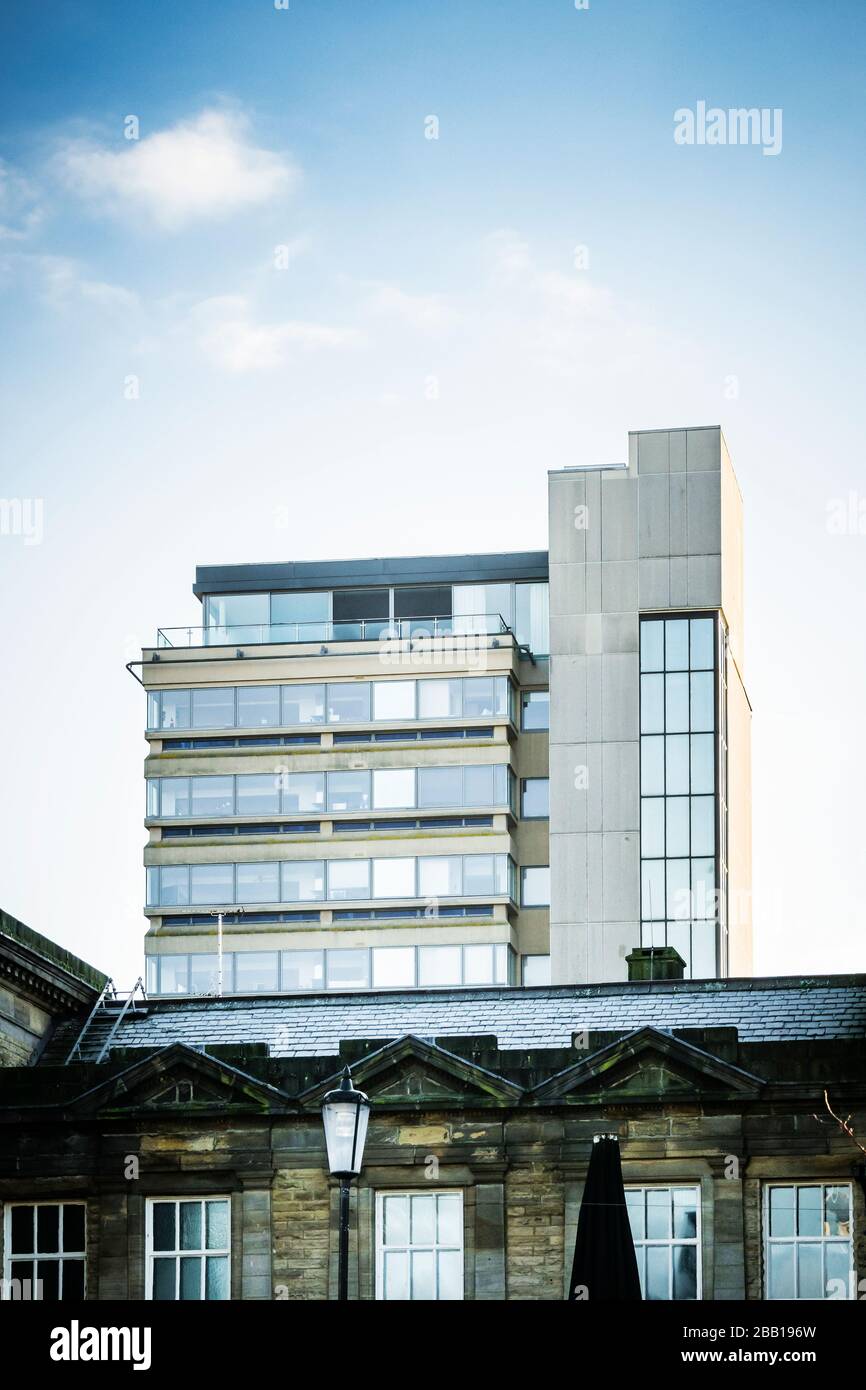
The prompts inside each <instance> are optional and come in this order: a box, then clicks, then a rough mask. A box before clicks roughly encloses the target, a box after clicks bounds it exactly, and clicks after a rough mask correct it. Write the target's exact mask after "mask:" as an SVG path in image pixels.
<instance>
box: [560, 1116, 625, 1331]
mask: <svg viewBox="0 0 866 1390" xmlns="http://www.w3.org/2000/svg"><path fill="white" fill-rule="evenodd" d="M568 1297H569V1300H570V1301H572V1302H578V1301H580V1302H582V1301H584V1300H588V1301H589V1302H596V1303H597V1302H599V1301H600V1300H604V1301H607V1302H612V1301H620V1302H625V1301H630V1300H633V1299H639V1298H640V1297H641V1291H640V1276H639V1275H638V1272H637V1260H636V1258H635V1253H634V1241H633V1240H632V1235H631V1226H630V1224H629V1219H628V1209H627V1207H626V1204H625V1189H624V1187H623V1185H622V1164H621V1162H620V1157H619V1140H618V1139H617V1137H616V1135H611V1134H597V1135H596V1136H595V1138H594V1140H593V1144H592V1156H591V1158H590V1160H589V1171H588V1173H587V1175H586V1186H585V1187H584V1189H583V1201H582V1202H581V1204H580V1216H579V1217H578V1220H577V1240H576V1241H575V1245H574V1264H573V1265H572V1270H571V1285H570V1288H569V1294H568Z"/></svg>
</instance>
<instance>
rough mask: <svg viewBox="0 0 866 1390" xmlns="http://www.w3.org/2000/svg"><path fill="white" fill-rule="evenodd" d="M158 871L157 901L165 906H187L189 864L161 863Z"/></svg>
mask: <svg viewBox="0 0 866 1390" xmlns="http://www.w3.org/2000/svg"><path fill="white" fill-rule="evenodd" d="M158 872H159V895H158V897H157V902H160V903H162V904H164V906H166V907H188V906H189V900H190V899H189V866H188V865H187V864H163V866H162V868H161V869H159V870H158Z"/></svg>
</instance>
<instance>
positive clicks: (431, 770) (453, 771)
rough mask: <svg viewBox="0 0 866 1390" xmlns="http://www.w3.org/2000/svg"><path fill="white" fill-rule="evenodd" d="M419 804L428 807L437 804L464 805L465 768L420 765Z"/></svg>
mask: <svg viewBox="0 0 866 1390" xmlns="http://www.w3.org/2000/svg"><path fill="white" fill-rule="evenodd" d="M418 805H419V807H422V808H426V809H429V808H431V807H436V806H462V805H463V769H462V768H461V767H419V769H418Z"/></svg>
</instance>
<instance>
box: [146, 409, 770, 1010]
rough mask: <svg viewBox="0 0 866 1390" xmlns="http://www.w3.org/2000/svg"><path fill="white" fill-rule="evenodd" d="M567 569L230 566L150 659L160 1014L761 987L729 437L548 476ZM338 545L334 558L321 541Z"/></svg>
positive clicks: (520, 560) (420, 564)
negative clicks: (346, 1001)
mask: <svg viewBox="0 0 866 1390" xmlns="http://www.w3.org/2000/svg"><path fill="white" fill-rule="evenodd" d="M549 499H550V530H549V550H548V551H532V552H521V553H517V554H480V555H462V556H433V557H430V556H424V557H412V558H399V559H382V560H362V561H347V560H340V561H335V562H330V563H325V562H321V563H320V562H305V563H292V562H283V563H275V564H245V565H226V566H213V567H211V566H207V567H204V568H199V569H198V570H197V573H196V582H195V586H194V592H195V594H196V595H197V597H198V598H199V599H200V601H201V604H202V620H201V624H200V625H199V626H197V627H193V628H190V627H184V628H172V627H168V628H163V629H161V630H160V632H159V634H158V638H157V644H156V646H155V647H153V648H149V649H146V650H145V651H144V652H143V654H142V662H141V663H140V666H139V664H138V663H135V664H134V666H135V668H136V669H139V670H140V672H141V679H142V682H143V684H144V685H145V687H146V690H147V737H148V740H149V754H148V757H147V762H146V777H147V820H146V825H147V828H148V832H149V843H148V844H147V847H146V850H145V863H146V876H147V897H146V902H147V906H146V913H147V917H148V919H149V930H148V934H147V937H146V953H147V988H148V993H149V994H152V995H158V994H163V995H166V994H197V993H212V992H217V993H236V994H243V993H273V992H281V991H289V992H295V991H304V990H309V991H322V990H343V991H346V990H349V991H353V990H366V989H374V990H378V989H406V988H410V989H414V988H417V989H431V988H437V987H438V988H444V987H452V986H459V985H467V986H469V985H471V986H491V987H492V986H502V985H514V986H520V985H541V984H546V983H549V982H550V981H551V980H552V981H553V982H554V983H563V984H567V983H592V982H596V981H617V980H626V979H627V976H628V969H627V965H626V957H627V956H628V955H629V954H630V953H631V951H632V950H633V949H634V948H635V947H638V946H642V945H643V946H663V945H671V946H675V947H676V949H677V950H678V951H679V953H680V955H681V956H682V957H683V959H684V961H685V966H686V975H687V977H690V978H706V977H712V976H715V975H728V974H733V973H737V974H749V973H750V970H751V944H750V912H749V887H750V857H749V856H750V848H749V847H750V814H749V800H750V787H749V706H748V702H747V699H746V696H745V691H744V686H743V677H742V510H741V498H740V494H739V490H738V488H737V484H736V480H735V478H734V474H733V471H732V468H731V464H730V460H729V458H728V454H727V450H726V447H725V443H724V439H723V437H722V434H721V431H720V430H719V429H718V428H705V429H687V430H671V431H651V432H646V433H639V434H632V435H631V436H630V437H629V457H628V462H627V463H624V464H621V465H617V466H613V467H605V468H575V469H567V470H563V471H560V472H555V473H552V474H550V478H549ZM323 548H324V546H323Z"/></svg>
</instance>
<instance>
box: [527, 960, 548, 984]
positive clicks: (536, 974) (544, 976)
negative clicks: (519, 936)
mask: <svg viewBox="0 0 866 1390" xmlns="http://www.w3.org/2000/svg"><path fill="white" fill-rule="evenodd" d="M521 963H522V967H523V983H524V985H526V986H533V985H549V984H550V956H521Z"/></svg>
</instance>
